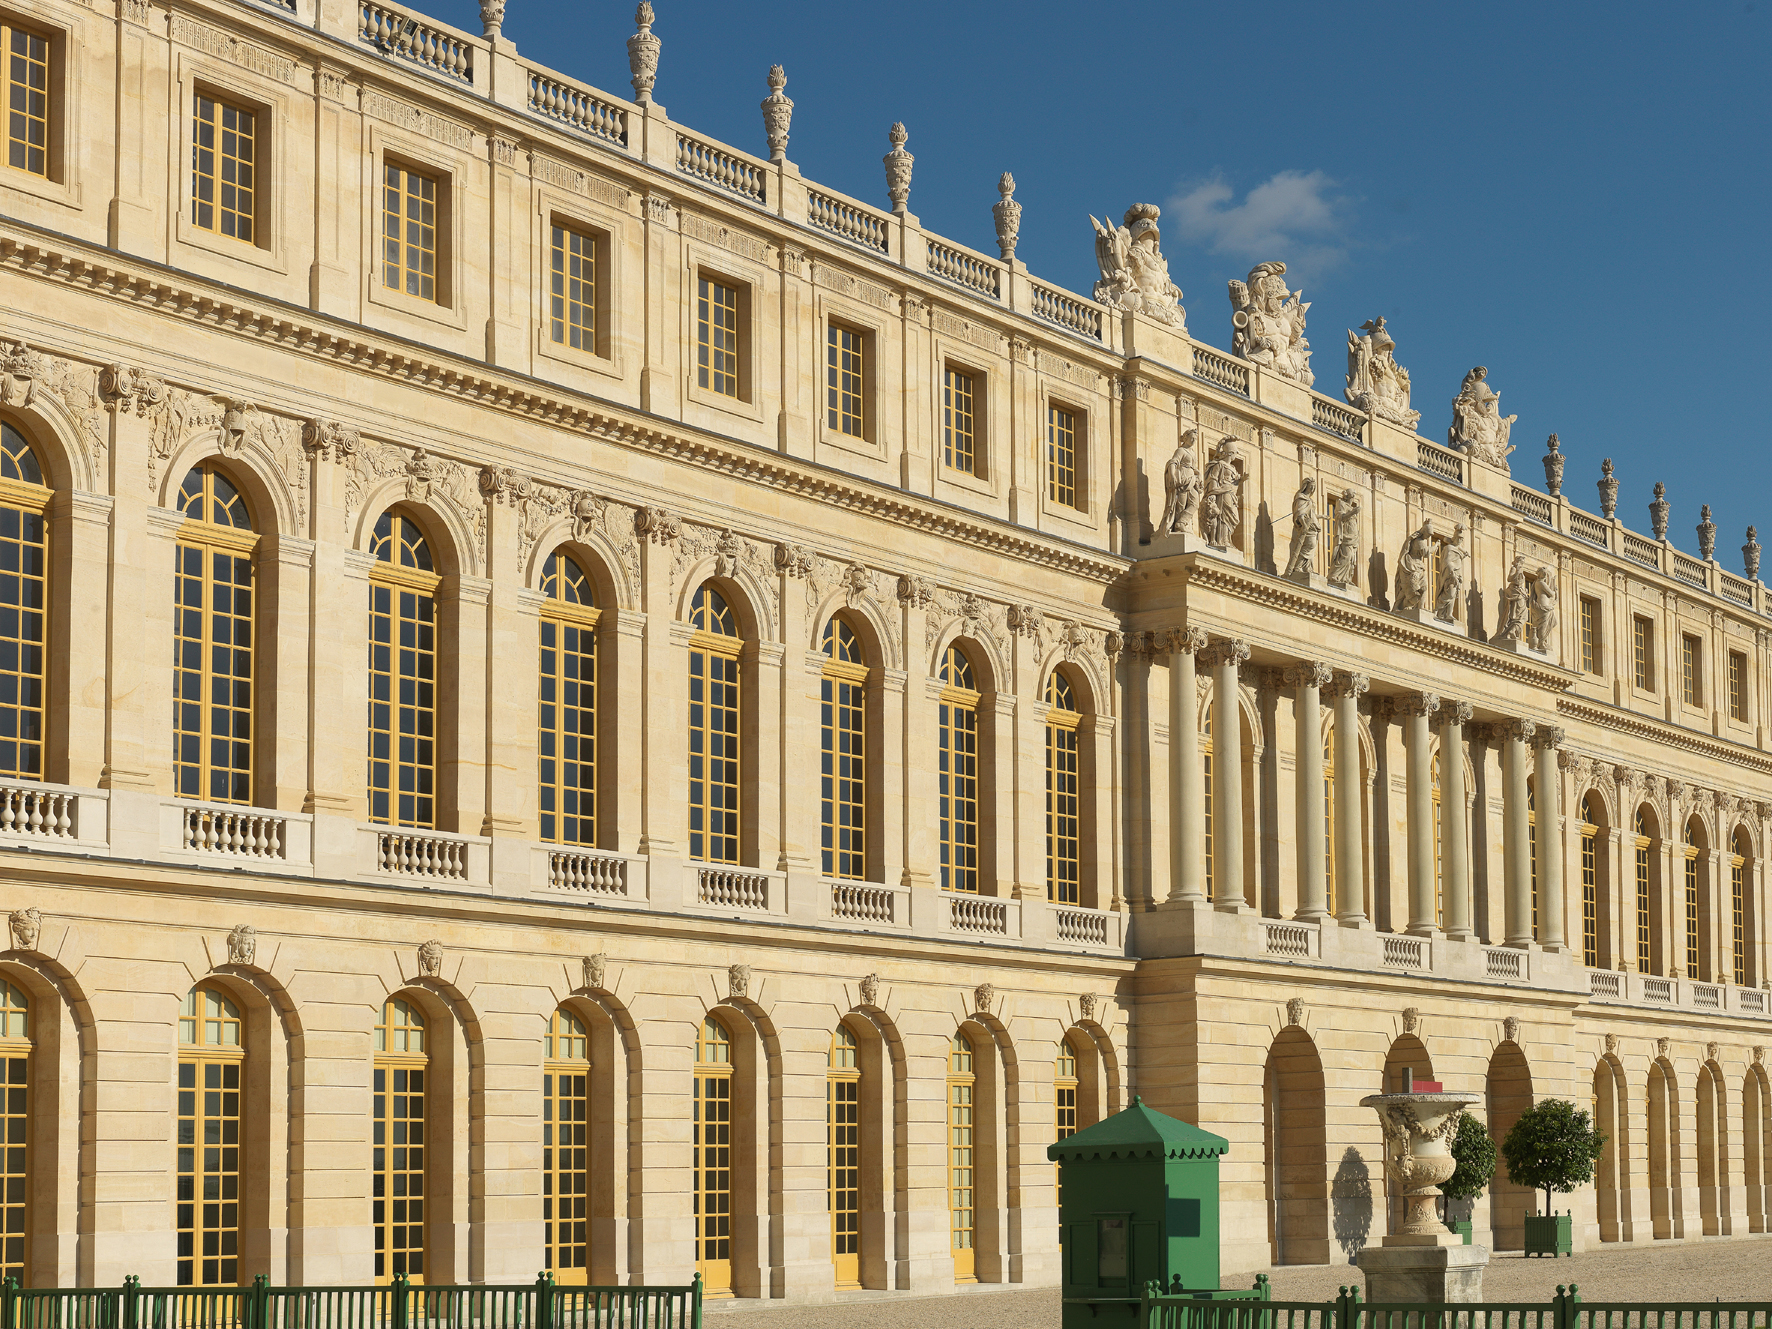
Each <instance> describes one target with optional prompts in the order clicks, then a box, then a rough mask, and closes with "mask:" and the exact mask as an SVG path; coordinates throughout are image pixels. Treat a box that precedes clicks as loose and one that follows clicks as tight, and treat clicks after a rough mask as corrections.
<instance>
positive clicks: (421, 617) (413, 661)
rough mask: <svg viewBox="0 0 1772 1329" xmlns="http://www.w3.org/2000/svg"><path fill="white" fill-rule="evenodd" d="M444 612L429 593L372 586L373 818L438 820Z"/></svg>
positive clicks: (402, 822) (427, 823) (412, 822)
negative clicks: (439, 632)
mask: <svg viewBox="0 0 1772 1329" xmlns="http://www.w3.org/2000/svg"><path fill="white" fill-rule="evenodd" d="M436 622H437V611H436V601H435V600H433V599H432V598H431V597H430V596H429V595H425V594H423V593H422V592H418V591H412V590H406V589H404V588H402V587H398V586H387V585H383V584H380V583H375V582H372V583H371V584H370V587H369V820H371V821H376V822H381V823H383V824H384V825H386V824H392V825H395V826H417V827H422V828H425V829H430V828H432V827H434V826H436V824H437V822H436V817H437V798H436V779H437V749H436V732H437V729H436V725H437V711H436V704H437V702H436V687H437V636H436V632H437V629H436Z"/></svg>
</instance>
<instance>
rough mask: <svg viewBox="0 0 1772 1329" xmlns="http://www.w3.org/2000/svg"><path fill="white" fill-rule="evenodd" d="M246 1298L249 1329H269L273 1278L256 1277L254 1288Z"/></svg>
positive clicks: (254, 1278) (267, 1275)
mask: <svg viewBox="0 0 1772 1329" xmlns="http://www.w3.org/2000/svg"><path fill="white" fill-rule="evenodd" d="M246 1298H247V1300H246V1315H245V1320H246V1326H247V1329H267V1327H268V1326H269V1324H270V1318H271V1306H270V1302H271V1276H270V1275H269V1274H257V1275H254V1277H253V1280H252V1287H251V1289H250V1290H249V1291H248V1292H247V1294H246Z"/></svg>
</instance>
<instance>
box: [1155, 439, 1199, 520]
mask: <svg viewBox="0 0 1772 1329" xmlns="http://www.w3.org/2000/svg"><path fill="white" fill-rule="evenodd" d="M1199 436H1200V432H1199V430H1197V429H1189V430H1186V431H1185V432H1184V433H1183V434H1182V436H1181V440H1180V441H1179V442H1178V443H1176V445H1175V451H1174V453H1173V454H1171V456H1170V458H1169V464H1168V465H1167V466H1165V467H1164V468H1163V521H1162V523H1161V525H1159V526H1158V528H1157V533H1158V534H1159V535H1173V534H1175V533H1176V532H1178V531H1179V532H1183V533H1185V534H1187V535H1192V534H1193V533H1194V531H1195V530H1196V529H1197V527H1196V525H1195V523H1196V522H1197V521H1198V520H1199V516H1200V494H1201V492H1202V490H1203V486H1202V485H1201V483H1200V473H1199V471H1197V470H1195V469H1194V443H1195V441H1196V440H1197V439H1198V438H1199Z"/></svg>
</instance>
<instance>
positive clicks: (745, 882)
mask: <svg viewBox="0 0 1772 1329" xmlns="http://www.w3.org/2000/svg"><path fill="white" fill-rule="evenodd" d="M699 873H700V875H699V879H698V881H697V884H696V893H695V898H696V900H697V902H699V903H701V904H705V905H713V906H715V907H716V908H720V909H744V910H749V911H750V912H752V913H759V914H761V913H767V912H768V910H769V876H768V874H767V873H763V872H739V871H735V870H733V869H731V868H701V869H699Z"/></svg>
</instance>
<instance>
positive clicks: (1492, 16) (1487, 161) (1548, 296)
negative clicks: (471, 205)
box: [419, 0, 1772, 575]
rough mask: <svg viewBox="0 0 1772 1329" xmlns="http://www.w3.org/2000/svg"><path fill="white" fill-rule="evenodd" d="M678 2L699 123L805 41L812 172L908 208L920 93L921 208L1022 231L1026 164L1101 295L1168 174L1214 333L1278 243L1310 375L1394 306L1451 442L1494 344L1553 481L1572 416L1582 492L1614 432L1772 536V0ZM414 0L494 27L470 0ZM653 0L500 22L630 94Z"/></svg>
mask: <svg viewBox="0 0 1772 1329" xmlns="http://www.w3.org/2000/svg"><path fill="white" fill-rule="evenodd" d="M654 2H655V7H656V8H657V10H658V21H657V24H656V26H655V28H654V31H655V32H657V33H658V35H659V36H660V37H661V38H662V39H663V41H664V52H663V58H662V61H661V65H660V72H659V82H658V88H657V91H656V96H657V98H658V100H659V101H660V102H662V103H664V105H665V106H666V107H667V108H668V109H669V111H670V114H671V117H672V119H673V120H676V121H678V122H680V123H682V124H685V125H688V126H691V127H693V128H696V129H699V130H701V131H703V132H705V133H707V134H710V135H712V136H714V137H716V138H719V139H721V140H723V141H725V142H728V143H731V144H733V145H734V146H737V147H741V148H745V149H747V150H749V151H752V152H756V153H758V154H760V155H765V154H766V148H765V143H764V139H763V129H762V117H761V115H760V114H759V112H758V109H757V103H758V102H759V101H760V100H761V99H762V97H763V96H764V95H765V94H766V93H767V91H768V88H767V87H766V86H765V83H764V75H765V73H766V72H767V70H768V67H769V65H770V64H771V63H774V62H778V61H779V62H780V63H782V64H783V65H784V66H785V67H786V69H787V74H788V87H787V92H788V95H789V96H790V97H792V98H793V99H794V102H795V110H794V124H793V137H792V141H791V142H790V144H789V147H788V155H789V156H790V158H792V160H793V161H794V162H795V163H797V164H798V166H799V167H800V169H801V171H802V173H803V174H804V175H805V176H806V177H807V178H809V179H812V180H815V181H819V182H822V183H824V184H828V185H830V186H832V187H833V188H836V189H839V190H841V191H843V192H845V193H848V194H851V195H854V196H855V197H858V198H861V199H864V200H869V201H872V202H876V203H878V204H880V205H881V206H885V205H886V204H887V199H886V194H885V183H884V175H883V172H882V169H881V166H880V157H881V154H882V153H884V152H885V151H886V150H887V148H888V146H889V145H888V143H887V141H886V130H887V127H888V126H889V125H890V124H891V122H892V121H893V120H903V121H904V122H905V124H906V126H907V127H908V128H909V130H910V142H909V144H908V145H907V146H908V147H909V149H910V151H911V152H913V153H914V154H915V155H916V159H917V160H916V170H915V178H914V181H913V184H912V189H911V210H912V211H913V212H915V213H916V214H917V215H918V216H919V217H920V218H921V219H922V222H923V224H924V226H925V227H927V228H928V229H930V230H932V231H934V232H936V233H938V234H941V235H944V236H947V237H949V238H952V239H954V240H958V241H960V242H961V243H964V244H968V245H971V246H972V247H974V248H977V249H981V250H984V251H986V252H995V248H994V247H995V241H994V238H993V233H992V228H991V218H990V205H991V204H992V203H993V202H995V201H996V180H997V176H998V174H999V173H1000V172H1001V171H1004V170H1009V171H1013V172H1014V174H1015V178H1016V182H1017V185H1018V188H1017V191H1016V197H1017V198H1018V199H1019V200H1020V201H1021V202H1022V204H1023V216H1022V227H1021V244H1020V248H1019V250H1018V256H1019V257H1020V258H1022V259H1024V260H1025V261H1026V262H1027V263H1028V265H1029V266H1030V268H1031V269H1032V270H1033V271H1034V272H1035V273H1036V274H1038V275H1040V276H1042V277H1045V278H1047V279H1049V280H1052V281H1055V282H1057V283H1059V284H1060V285H1063V286H1066V287H1069V288H1070V289H1072V290H1075V291H1080V292H1083V293H1085V294H1087V292H1088V290H1089V287H1090V285H1091V283H1092V282H1093V281H1094V278H1095V262H1094V252H1093V245H1092V241H1091V234H1090V228H1089V218H1088V214H1090V213H1094V214H1096V215H1097V216H1100V215H1102V213H1103V212H1104V210H1105V211H1108V212H1111V213H1113V214H1114V216H1115V218H1116V220H1117V219H1118V216H1119V214H1120V213H1122V212H1123V211H1124V210H1125V208H1126V207H1127V205H1129V204H1130V203H1132V202H1134V201H1143V202H1152V203H1157V204H1160V205H1161V206H1162V208H1163V223H1162V224H1163V249H1164V252H1165V254H1166V255H1167V257H1168V259H1169V268H1170V273H1171V275H1172V276H1173V277H1174V279H1175V281H1176V284H1177V285H1179V286H1180V287H1181V288H1182V290H1183V291H1184V292H1185V293H1186V297H1185V300H1184V304H1185V305H1186V307H1187V311H1188V326H1189V328H1190V330H1191V331H1192V332H1193V333H1194V335H1195V336H1197V337H1199V338H1200V339H1201V340H1203V341H1205V342H1208V343H1210V344H1212V345H1216V346H1219V347H1228V346H1229V344H1230V327H1229V313H1230V311H1229V305H1228V301H1227V299H1226V295H1225V283H1226V281H1227V280H1228V279H1229V278H1231V277H1239V278H1240V277H1243V276H1245V275H1246V273H1247V271H1248V269H1249V267H1250V266H1251V264H1253V263H1254V262H1257V261H1260V260H1265V259H1274V258H1277V259H1283V260H1285V261H1286V262H1287V263H1288V264H1289V266H1290V269H1291V271H1290V274H1289V276H1290V278H1291V279H1292V284H1293V285H1295V286H1296V285H1299V284H1302V286H1303V288H1304V291H1305V295H1306V298H1308V299H1310V300H1311V301H1312V302H1313V304H1312V308H1311V312H1310V333H1309V335H1310V338H1311V341H1312V344H1313V348H1314V360H1313V368H1314V369H1315V370H1316V373H1317V386H1318V387H1319V388H1323V389H1326V390H1328V391H1329V392H1330V393H1331V394H1332V395H1337V396H1339V394H1340V389H1341V384H1342V376H1343V374H1344V372H1345V369H1346V350H1345V346H1346V329H1348V328H1350V327H1358V326H1359V325H1360V323H1361V322H1363V321H1364V320H1365V319H1367V318H1370V317H1371V316H1372V315H1374V314H1383V315H1385V317H1386V318H1387V319H1389V320H1390V327H1391V331H1392V332H1393V334H1394V335H1395V336H1396V339H1397V344H1398V351H1397V358H1398V360H1399V362H1400V363H1402V364H1403V365H1404V366H1405V367H1407V368H1408V369H1409V370H1410V372H1411V375H1412V378H1413V381H1414V405H1415V406H1416V408H1417V409H1419V410H1421V411H1422V412H1423V416H1424V418H1423V421H1422V430H1423V432H1424V433H1425V434H1427V435H1428V436H1429V437H1431V438H1436V439H1437V438H1443V437H1444V433H1445V429H1446V426H1447V425H1448V424H1449V423H1450V403H1451V400H1452V398H1453V396H1454V395H1455V394H1456V393H1457V390H1458V385H1459V382H1460V380H1461V379H1462V377H1463V375H1464V373H1465V371H1466V370H1468V369H1469V368H1470V367H1471V366H1472V365H1475V364H1484V365H1487V366H1488V367H1489V381H1490V383H1491V385H1492V386H1494V387H1495V388H1496V389H1497V390H1499V391H1500V393H1501V402H1502V411H1503V413H1504V414H1505V413H1517V414H1518V415H1519V417H1520V418H1519V421H1518V423H1517V424H1516V425H1515V426H1514V434H1513V441H1514V443H1515V444H1516V445H1518V447H1519V451H1518V452H1516V453H1515V454H1514V457H1513V462H1514V474H1515V475H1516V476H1517V477H1521V478H1523V479H1526V480H1528V481H1529V482H1530V483H1532V484H1534V485H1535V486H1542V484H1543V480H1544V475H1543V471H1542V469H1541V467H1540V465H1539V462H1538V458H1539V456H1541V455H1542V453H1543V449H1544V438H1545V436H1546V434H1548V433H1550V432H1552V431H1555V432H1557V433H1558V434H1559V435H1560V436H1561V438H1562V444H1563V451H1564V452H1565V454H1567V456H1568V458H1569V460H1568V470H1567V473H1566V477H1565V485H1564V488H1565V492H1566V493H1568V494H1569V495H1570V497H1571V499H1572V501H1574V502H1575V503H1577V504H1579V505H1581V506H1583V507H1585V508H1587V509H1588V510H1589V511H1598V497H1597V495H1596V493H1595V490H1594V481H1595V480H1596V479H1597V478H1598V476H1599V469H1600V459H1601V458H1602V457H1607V456H1609V457H1611V458H1613V459H1614V461H1615V462H1616V464H1617V468H1618V475H1619V478H1620V480H1621V482H1622V484H1621V491H1620V496H1619V515H1620V516H1621V517H1623V518H1625V520H1626V521H1627V522H1628V523H1629V524H1630V525H1631V526H1632V527H1633V528H1634V529H1637V530H1641V531H1644V532H1647V531H1648V529H1649V517H1648V511H1647V507H1646V505H1647V504H1648V502H1649V500H1650V498H1651V493H1650V490H1651V486H1652V485H1653V483H1654V482H1655V481H1656V480H1664V481H1666V483H1667V485H1668V497H1669V499H1670V500H1671V501H1672V503H1673V521H1672V529H1671V532H1670V534H1671V536H1672V538H1673V540H1674V541H1675V542H1676V543H1677V544H1678V545H1679V546H1681V547H1682V548H1685V549H1687V550H1689V551H1693V552H1696V547H1697V537H1696V535H1695V534H1694V531H1693V528H1694V526H1695V525H1696V524H1697V522H1698V519H1699V505H1700V504H1701V503H1709V504H1711V505H1712V507H1713V511H1714V515H1715V519H1716V521H1717V523H1718V525H1719V527H1720V528H1721V530H1720V534H1719V538H1718V542H1717V543H1718V553H1719V558H1720V559H1721V560H1722V561H1723V562H1724V564H1725V566H1728V567H1736V568H1738V566H1739V560H1740V555H1739V546H1740V544H1741V542H1742V539H1743V530H1744V528H1745V527H1746V525H1747V524H1748V523H1750V522H1754V523H1757V524H1759V526H1760V527H1761V531H1762V541H1763V542H1764V543H1766V544H1767V545H1768V546H1772V492H1768V486H1767V484H1766V483H1765V480H1766V478H1767V476H1768V475H1769V474H1772V467H1769V466H1768V465H1767V462H1766V459H1765V450H1766V446H1767V442H1768V439H1769V438H1772V402H1768V400H1767V398H1768V391H1767V389H1768V387H1769V386H1772V373H1769V361H1772V316H1769V314H1768V312H1767V306H1768V305H1769V304H1772V289H1769V288H1772V280H1769V279H1772V259H1769V257H1768V253H1769V251H1768V244H1767V241H1768V233H1769V230H1772V27H1769V24H1772V0H1752V2H1751V3H1749V2H1746V0H1735V2H1734V3H1716V4H1712V3H1703V2H1702V0H1701V2H1699V3H1690V2H1688V3H1686V4H1682V5H1648V4H1641V3H1627V4H1613V5H1606V6H1601V5H1598V4H1555V3H1551V4H1547V3H1538V4H1530V5H1528V4H1488V5H1482V6H1474V5H1456V6H1455V5H1443V4H1428V5H1413V6H1404V5H1384V6H1379V5H1348V4H1336V5H1329V4H1315V5H1306V4H1290V3H1283V2H1282V3H1275V2H1271V0H1270V3H1266V4H1262V5H1248V4H1225V3H1215V4H1211V5H1205V4H1187V5H1181V4H1125V5H1103V4H1082V3H1063V4H1058V3H1038V2H1037V0H1035V2H1030V3H1022V4H1011V3H978V4H972V5H954V4H939V3H928V2H926V0H897V2H896V3H894V4H891V5H876V6H866V5H847V6H834V5H828V4H815V3H809V2H807V0H780V2H779V3H773V4H769V5H757V4H736V5H734V4H723V5H714V4H705V3H685V2H683V0H654ZM419 7H420V8H423V9H425V10H426V12H431V13H435V14H437V16H438V17H441V18H444V19H446V20H448V21H450V22H453V23H455V24H457V25H459V26H461V27H464V28H467V29H469V30H470V31H478V30H479V17H478V6H477V4H476V3H475V0H421V2H420V4H419ZM632 19H633V6H632V4H630V3H620V2H616V3H609V2H607V0H595V3H590V4H586V3H582V0H578V2H571V3H569V2H568V0H509V10H508V12H507V15H506V20H505V33H506V35H507V36H509V37H510V38H511V39H512V40H513V41H515V42H516V44H517V46H518V49H519V51H521V52H522V53H524V54H526V55H531V56H534V57H536V58H537V59H540V60H542V61H544V62H545V63H547V64H548V65H550V66H552V67H554V68H556V69H559V70H560V71H562V72H564V73H566V74H569V75H572V76H574V77H576V78H579V79H582V80H584V81H586V82H589V83H591V84H593V85H594V86H597V87H601V88H605V89H608V90H610V91H616V92H621V93H624V94H627V93H630V91H631V90H630V88H629V85H628V69H627V55H626V49H625V47H624V44H623V43H624V42H625V40H626V38H627V36H628V34H629V33H631V32H632V31H633V22H632ZM1768 568H1769V569H1772V560H1768ZM1768 575H1772V573H1769V574H1768Z"/></svg>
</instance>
